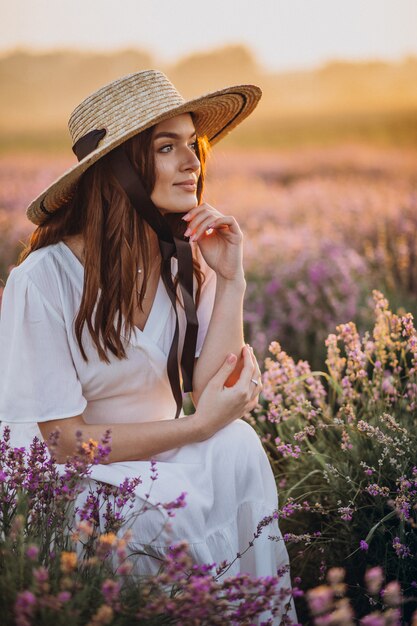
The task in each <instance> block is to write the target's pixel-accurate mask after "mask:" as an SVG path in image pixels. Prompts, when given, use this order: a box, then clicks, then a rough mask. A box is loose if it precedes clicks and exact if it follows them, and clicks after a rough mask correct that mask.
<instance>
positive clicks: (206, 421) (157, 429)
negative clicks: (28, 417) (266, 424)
mask: <svg viewBox="0 0 417 626" xmlns="http://www.w3.org/2000/svg"><path fill="white" fill-rule="evenodd" d="M243 363H244V365H243V368H242V371H241V375H240V377H239V379H238V381H237V382H236V384H235V385H234V386H233V387H228V388H225V386H224V384H225V381H226V380H227V379H228V377H229V376H230V374H231V372H232V371H233V370H234V368H235V366H236V356H235V355H233V354H229V355H228V356H227V358H226V359H225V360H224V361H223V363H221V366H220V368H218V371H217V372H216V373H215V374H214V376H212V377H211V378H210V380H209V381H208V382H207V384H206V386H205V389H204V391H203V393H202V395H201V398H200V402H199V406H198V409H197V410H196V412H195V413H194V414H193V415H189V416H184V417H182V418H180V419H176V420H174V419H170V420H161V421H152V422H140V423H135V424H131V423H129V424H123V423H122V424H120V423H118V424H87V423H86V422H85V421H84V418H83V416H82V415H77V416H75V417H68V418H64V419H58V420H49V421H45V422H38V426H39V429H40V431H41V434H42V437H43V438H44V439H45V441H46V442H48V439H49V436H50V435H51V433H52V432H54V431H55V430H56V429H57V428H58V429H59V430H60V437H59V439H58V444H57V447H56V448H54V450H53V454H54V456H55V458H56V460H57V461H58V463H65V461H66V459H67V457H68V456H71V455H73V454H74V453H75V448H76V433H77V431H81V432H82V439H83V441H88V440H89V439H93V440H95V441H100V439H101V438H102V437H103V435H104V433H105V431H106V430H108V429H109V430H110V431H111V438H112V440H111V453H110V455H109V458H108V462H109V463H114V462H117V461H135V460H137V461H139V460H146V459H151V458H152V457H154V456H155V455H157V454H159V453H161V452H165V451H166V450H172V449H174V448H179V447H181V446H184V445H187V444H189V443H195V442H198V441H204V440H205V439H208V438H209V437H211V436H212V435H214V433H215V432H217V431H218V430H219V429H221V428H223V427H224V426H226V425H227V424H229V423H230V422H232V421H233V420H235V419H238V418H239V417H241V416H242V415H243V414H244V413H245V412H247V411H250V410H251V409H252V408H253V406H254V403H256V398H255V390H254V385H253V383H252V382H251V379H252V378H253V377H254V376H258V374H259V368H258V365H257V363H256V361H255V360H254V357H253V353H252V351H251V350H250V349H249V348H246V349H244V350H243ZM157 401H158V399H157V398H155V402H157Z"/></svg>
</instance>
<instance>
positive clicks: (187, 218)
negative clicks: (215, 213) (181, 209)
mask: <svg viewBox="0 0 417 626" xmlns="http://www.w3.org/2000/svg"><path fill="white" fill-rule="evenodd" d="M181 219H183V220H185V221H186V222H188V221H189V220H190V219H191V216H190V215H188V213H187V215H183V216H182V218H181Z"/></svg>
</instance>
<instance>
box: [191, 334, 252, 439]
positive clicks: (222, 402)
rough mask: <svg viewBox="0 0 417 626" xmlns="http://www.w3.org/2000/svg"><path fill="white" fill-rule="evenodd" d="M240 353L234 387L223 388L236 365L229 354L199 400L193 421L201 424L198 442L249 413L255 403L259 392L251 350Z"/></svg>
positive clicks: (233, 358)
mask: <svg viewBox="0 0 417 626" xmlns="http://www.w3.org/2000/svg"><path fill="white" fill-rule="evenodd" d="M242 353H243V368H242V371H241V374H240V377H239V379H238V381H237V382H236V383H235V384H234V385H233V387H225V386H224V384H225V382H226V380H227V378H228V377H229V376H230V373H231V372H232V371H233V369H234V367H235V365H236V355H234V354H229V355H228V357H227V358H226V360H225V361H224V363H223V364H222V366H221V367H220V369H219V370H218V372H217V373H216V374H215V375H214V376H213V378H212V379H211V380H210V381H209V383H208V384H207V386H206V388H205V389H204V391H203V393H202V394H201V396H200V400H199V402H198V407H197V410H196V412H195V413H194V415H193V416H192V419H193V421H194V420H198V421H199V422H200V423H199V425H198V432H199V433H200V437H199V438H200V439H201V440H204V439H208V438H209V437H211V436H212V435H214V433H216V432H217V431H218V430H220V429H221V428H223V427H224V426H227V424H229V423H230V422H233V421H234V420H236V419H238V418H239V417H242V416H243V415H245V414H246V413H249V411H251V410H252V409H254V408H255V406H256V405H257V403H258V396H259V392H260V391H261V390H262V384H261V372H260V370H259V365H258V363H257V361H256V358H255V355H254V353H253V350H252V348H251V347H250V346H248V345H246V346H244V348H243V350H242ZM253 381H256V382H257V384H255V383H254V382H253Z"/></svg>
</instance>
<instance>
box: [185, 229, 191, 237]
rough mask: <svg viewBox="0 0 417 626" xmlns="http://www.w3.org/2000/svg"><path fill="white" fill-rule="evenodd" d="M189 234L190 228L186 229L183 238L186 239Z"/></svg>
mask: <svg viewBox="0 0 417 626" xmlns="http://www.w3.org/2000/svg"><path fill="white" fill-rule="evenodd" d="M190 234H191V228H187V230H186V231H185V233H184V237H188V235H190Z"/></svg>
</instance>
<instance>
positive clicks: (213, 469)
mask: <svg viewBox="0 0 417 626" xmlns="http://www.w3.org/2000/svg"><path fill="white" fill-rule="evenodd" d="M155 460H156V471H157V479H156V480H152V479H151V476H152V472H151V464H150V462H149V461H134V462H123V463H112V464H109V465H98V466H95V467H94V468H93V471H92V479H93V481H90V482H94V480H99V481H103V482H107V483H111V484H113V485H118V484H120V483H122V482H123V480H124V479H125V478H126V477H131V478H133V477H137V476H140V477H141V479H142V483H141V484H140V485H138V486H137V487H136V498H137V501H136V503H135V505H134V509H133V510H137V511H139V510H141V509H142V508H143V506H144V505H145V506H146V505H149V504H151V505H155V504H158V503H169V502H172V501H174V500H176V499H177V498H178V496H180V494H181V493H182V492H185V494H186V495H185V503H186V504H185V507H184V508H179V509H177V510H175V511H174V513H175V516H174V517H172V518H171V517H170V516H168V513H167V511H166V510H165V509H163V508H162V507H153V506H150V508H149V509H148V510H147V511H146V512H144V513H142V514H140V515H136V516H135V515H133V516H132V517H131V518H130V520H128V522H127V523H126V525H125V526H124V527H123V528H122V530H121V534H122V533H123V532H124V531H125V530H126V528H130V530H131V533H132V537H131V541H130V542H129V546H130V547H131V549H132V551H142V550H145V551H147V552H148V553H149V556H148V555H142V554H141V555H139V556H136V557H135V563H134V572H135V573H137V574H138V575H141V574H156V573H157V572H158V570H159V569H160V566H161V560H163V559H164V557H165V556H166V554H167V552H168V549H169V546H170V545H172V544H175V543H178V542H181V541H184V540H185V541H187V543H188V545H189V553H190V555H191V557H192V559H193V561H194V562H195V563H197V564H214V563H215V564H217V565H218V564H220V563H222V562H223V561H225V560H226V561H228V562H229V563H231V566H230V567H229V568H228V569H227V571H225V572H224V574H223V575H222V576H221V577H220V580H221V579H222V578H226V577H231V576H234V575H237V574H249V575H250V576H252V577H261V576H274V575H276V574H277V570H279V569H282V568H284V569H285V568H286V567H287V569H288V554H287V550H286V547H285V544H284V541H283V540H282V536H281V533H280V530H279V527H278V522H277V520H276V519H273V521H271V522H270V523H269V524H268V525H266V526H265V527H264V528H263V529H262V531H261V534H260V536H258V537H257V538H256V539H255V540H254V533H256V531H257V527H258V524H259V523H260V522H261V521H262V520H263V519H264V518H265V517H266V516H271V515H272V514H273V513H274V511H276V509H277V508H278V499H277V488H276V484H275V480H274V477H273V474H272V471H271V467H270V465H269V461H268V458H267V456H266V454H265V451H264V449H263V447H262V444H261V442H260V440H259V438H258V436H257V434H256V432H255V431H254V429H253V428H252V427H251V426H250V425H249V424H247V423H246V422H244V421H242V420H240V419H239V420H236V421H234V422H232V423H231V424H229V425H228V426H226V427H225V428H223V429H221V430H219V431H218V432H217V433H216V434H215V435H213V436H212V437H211V438H209V439H207V440H205V441H202V442H199V443H193V444H189V445H185V446H183V447H181V448H177V449H174V450H170V451H169V452H165V453H163V454H159V455H157V456H156V457H155ZM90 486H92V485H91V484H90ZM86 493H87V492H83V494H81V496H80V497H79V500H78V505H81V504H82V502H83V499H84V498H85V494H86ZM146 494H148V495H149V497H147V495H146ZM127 516H128V517H129V513H128V512H127ZM167 523H168V527H166V526H167ZM269 536H273V537H274V538H275V540H271V539H269ZM276 539H279V540H278V541H277V540H276ZM251 541H253V546H252V547H250V546H249V542H251ZM149 548H150V550H149ZM238 554H240V555H241V556H240V557H239V558H236V557H237V555H238ZM155 557H156V558H155ZM290 588H291V582H290V575H289V572H288V571H287V572H286V573H285V574H284V575H283V576H282V578H281V583H280V589H290ZM288 600H289V598H287V601H288ZM288 615H289V617H290V618H291V620H292V621H291V622H289V623H294V624H295V623H296V621H297V620H296V616H295V611H294V608H293V604H292V602H291V609H290V611H289V612H288ZM262 619H266V617H265V615H263V616H262ZM280 621H281V619H280V617H279V618H278V619H277V620H276V621H275V622H274V623H276V624H280Z"/></svg>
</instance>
